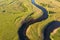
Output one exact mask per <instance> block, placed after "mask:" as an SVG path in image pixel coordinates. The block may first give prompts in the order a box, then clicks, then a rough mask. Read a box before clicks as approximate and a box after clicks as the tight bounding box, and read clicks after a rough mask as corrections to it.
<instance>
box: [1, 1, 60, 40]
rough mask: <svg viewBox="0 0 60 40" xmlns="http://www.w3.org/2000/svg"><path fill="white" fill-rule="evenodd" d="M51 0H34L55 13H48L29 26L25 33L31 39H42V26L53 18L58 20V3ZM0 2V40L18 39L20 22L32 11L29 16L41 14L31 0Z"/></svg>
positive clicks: (59, 11)
mask: <svg viewBox="0 0 60 40" xmlns="http://www.w3.org/2000/svg"><path fill="white" fill-rule="evenodd" d="M51 1H52V3H50V1H49V0H46V1H45V0H42V1H41V0H36V3H37V4H39V5H41V6H43V7H45V8H46V9H47V11H48V12H49V11H50V13H51V11H52V12H56V13H51V14H50V13H48V14H49V16H48V18H47V19H46V20H44V21H41V22H37V23H35V24H32V25H30V26H29V28H28V29H27V31H26V34H27V36H28V38H30V39H31V40H42V39H43V34H42V31H43V30H44V29H43V28H44V26H45V25H47V24H48V23H49V22H51V21H53V20H58V21H60V18H59V17H60V15H59V13H60V8H59V7H60V6H59V4H60V3H59V2H57V1H55V0H51ZM10 2H11V3H10ZM0 3H1V4H3V5H1V6H0V40H18V33H17V32H18V29H19V28H20V26H21V22H22V21H23V20H24V19H25V18H26V17H27V16H28V15H29V14H31V13H32V12H34V15H31V16H30V17H31V18H34V19H36V18H37V15H38V17H39V16H41V15H42V14H43V12H42V11H41V10H39V9H38V8H36V7H35V6H34V5H33V4H31V0H22V1H21V0H13V2H12V0H8V1H7V0H2V2H1V1H0ZM9 3H10V4H9ZM40 3H43V4H44V3H45V4H49V5H51V6H52V7H54V8H50V7H48V5H46V6H44V5H42V4H40ZM57 3H58V4H57ZM56 9H57V10H56ZM38 13H39V14H38ZM59 33H60V32H57V34H58V35H59ZM56 37H57V36H56V35H55V36H53V39H55V38H56ZM55 40H58V39H55Z"/></svg>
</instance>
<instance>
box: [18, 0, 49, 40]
mask: <svg viewBox="0 0 60 40" xmlns="http://www.w3.org/2000/svg"><path fill="white" fill-rule="evenodd" d="M32 4H33V5H35V6H36V7H37V8H39V9H40V10H42V12H43V15H42V16H40V17H38V18H37V19H34V18H33V19H31V20H30V21H26V22H23V23H22V25H21V27H20V28H19V30H18V36H19V40H30V39H29V38H28V37H27V36H26V30H27V28H28V27H29V25H31V24H34V23H36V22H41V21H43V20H45V19H47V18H48V12H47V10H46V9H45V8H43V7H42V6H39V5H37V4H35V2H34V0H32ZM28 17H29V16H28ZM26 19H27V18H26ZM24 21H25V20H24Z"/></svg>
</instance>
